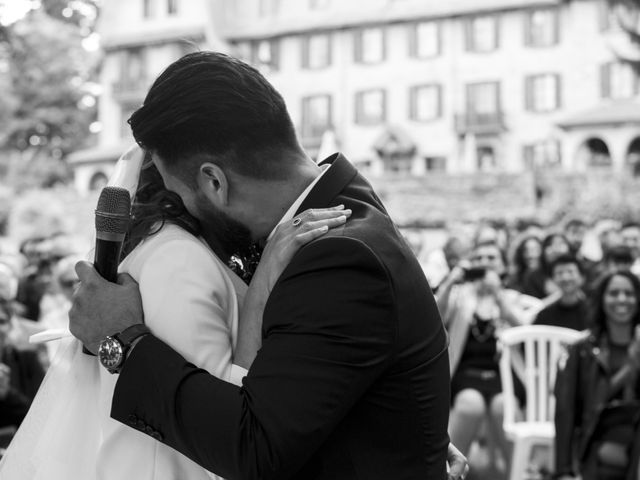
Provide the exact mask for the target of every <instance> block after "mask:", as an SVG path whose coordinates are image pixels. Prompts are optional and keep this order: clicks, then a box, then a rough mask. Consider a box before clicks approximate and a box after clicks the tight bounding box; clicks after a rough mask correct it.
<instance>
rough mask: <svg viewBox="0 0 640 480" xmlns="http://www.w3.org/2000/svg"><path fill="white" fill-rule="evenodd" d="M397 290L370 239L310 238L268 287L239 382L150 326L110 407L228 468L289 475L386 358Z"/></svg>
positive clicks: (229, 472)
mask: <svg viewBox="0 0 640 480" xmlns="http://www.w3.org/2000/svg"><path fill="white" fill-rule="evenodd" d="M393 300H394V299H393V291H392V287H391V282H390V280H389V278H388V275H387V272H386V270H385V268H384V267H383V265H382V264H381V263H380V261H379V260H378V259H377V257H376V256H375V255H374V254H373V252H371V250H369V249H368V247H366V246H365V245H363V244H362V243H360V242H358V241H356V240H352V239H346V238H334V237H329V238H323V239H320V240H318V241H315V242H312V243H311V244H309V245H307V246H306V247H305V248H303V249H302V250H301V251H300V252H299V253H298V254H297V255H296V257H294V259H293V261H292V262H291V264H290V265H289V267H287V269H286V270H285V272H284V273H283V275H282V277H281V278H280V280H279V282H278V284H277V285H276V287H275V288H274V290H273V293H272V295H271V297H270V299H269V302H268V303H267V306H266V309H265V312H264V325H263V335H264V338H263V345H262V348H261V350H260V351H259V352H258V355H257V357H256V359H255V361H254V363H253V365H252V367H251V369H250V370H249V373H248V375H247V377H246V378H245V379H244V382H243V387H241V388H238V387H236V386H234V385H231V384H229V383H226V382H222V381H220V380H218V379H216V378H215V377H213V376H211V375H208V374H207V373H206V372H204V371H202V370H199V369H197V368H195V367H194V366H193V365H190V364H188V363H187V362H186V361H185V360H184V359H183V358H182V357H181V356H180V355H178V354H177V353H176V352H174V351H172V350H171V349H170V348H169V347H168V346H166V345H165V344H163V343H162V342H160V341H159V340H158V339H156V338H154V337H151V336H149V337H146V338H144V339H143V340H142V341H141V342H140V343H139V344H138V346H137V347H136V348H135V349H134V351H133V353H132V355H131V357H130V358H129V359H128V360H127V364H126V365H125V368H124V370H123V372H122V374H121V375H120V378H119V380H118V384H117V386H116V391H115V394H114V399H113V407H112V416H113V417H114V418H115V419H116V420H120V421H122V422H125V423H132V424H133V423H135V422H132V421H128V419H137V418H144V419H145V421H146V422H147V423H148V424H150V425H153V428H155V429H156V430H157V431H159V432H160V434H161V436H162V437H163V441H164V442H165V443H166V444H168V445H170V446H171V447H173V448H175V449H177V450H178V451H180V452H182V453H183V454H185V455H186V456H188V457H190V458H192V459H193V460H194V461H196V462H197V463H199V464H200V465H201V466H203V467H205V468H206V469H208V470H210V471H212V472H215V473H216V474H218V475H221V476H223V477H225V478H229V479H236V478H242V479H246V480H251V479H265V480H268V479H279V478H287V477H289V476H291V475H293V474H295V473H296V471H298V470H299V469H300V468H301V467H302V466H303V465H304V464H305V462H306V461H307V460H308V459H309V457H310V456H311V455H312V454H313V453H314V452H315V451H316V450H317V449H318V448H319V447H320V446H321V445H322V443H323V442H324V441H325V440H326V439H327V437H328V436H329V435H330V433H331V432H332V431H333V430H334V429H335V428H336V426H337V425H338V423H339V422H340V421H341V420H342V419H343V418H344V416H345V415H346V414H347V412H348V411H349V409H350V408H351V407H352V406H353V405H354V404H355V403H356V402H357V401H358V399H359V398H360V396H361V395H362V394H363V393H364V392H365V391H366V390H367V389H368V388H369V387H370V386H371V385H372V383H373V382H374V381H375V380H376V378H377V377H378V376H379V375H380V374H381V372H382V371H383V370H384V369H385V368H386V367H387V366H388V365H389V361H390V360H391V358H392V356H393V345H394V341H395V337H396V312H395V308H394V301H393Z"/></svg>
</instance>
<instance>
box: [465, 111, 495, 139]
mask: <svg viewBox="0 0 640 480" xmlns="http://www.w3.org/2000/svg"><path fill="white" fill-rule="evenodd" d="M455 129H456V132H458V133H459V134H464V133H486V134H491V133H500V132H503V131H505V130H506V127H505V125H504V114H503V113H502V112H493V113H472V112H467V113H464V114H459V115H456V116H455Z"/></svg>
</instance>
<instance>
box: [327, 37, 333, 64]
mask: <svg viewBox="0 0 640 480" xmlns="http://www.w3.org/2000/svg"><path fill="white" fill-rule="evenodd" d="M332 62H333V36H332V35H331V33H327V64H326V65H325V66H326V67H329V66H331V63H332Z"/></svg>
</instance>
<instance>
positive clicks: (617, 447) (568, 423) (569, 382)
mask: <svg viewBox="0 0 640 480" xmlns="http://www.w3.org/2000/svg"><path fill="white" fill-rule="evenodd" d="M594 300H595V306H594V309H593V310H592V313H593V320H592V322H591V328H590V330H589V335H588V336H585V338H583V339H581V340H579V341H578V342H576V343H575V344H574V345H571V346H570V348H569V350H568V354H567V356H566V358H565V359H564V361H561V365H560V369H559V372H558V376H557V379H556V390H555V395H556V411H555V426H556V441H555V458H556V475H557V476H558V477H559V478H561V479H574V478H577V476H578V475H580V476H581V478H582V480H596V479H598V480H624V479H625V478H636V477H635V471H633V472H630V471H627V470H628V469H629V465H633V464H635V465H637V459H634V458H632V456H631V454H632V452H637V451H638V449H637V446H636V447H634V445H633V444H634V440H636V439H637V437H638V431H637V425H638V416H639V412H640V403H639V399H640V383H639V381H638V379H639V376H638V374H639V373H640V331H638V330H639V329H638V326H639V325H640V309H639V302H640V281H639V280H638V279H637V278H636V277H635V276H634V275H633V274H631V273H630V272H615V273H610V274H608V275H607V276H605V277H604V279H603V281H602V283H601V284H600V286H599V287H598V290H597V292H596V296H595V297H594Z"/></svg>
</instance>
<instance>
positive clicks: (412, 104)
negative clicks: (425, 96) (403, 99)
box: [409, 87, 418, 120]
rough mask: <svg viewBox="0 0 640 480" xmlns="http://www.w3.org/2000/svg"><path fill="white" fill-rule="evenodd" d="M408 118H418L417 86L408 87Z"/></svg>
mask: <svg viewBox="0 0 640 480" xmlns="http://www.w3.org/2000/svg"><path fill="white" fill-rule="evenodd" d="M409 118H410V119H411V120H417V118H418V92H417V87H411V88H409Z"/></svg>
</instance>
